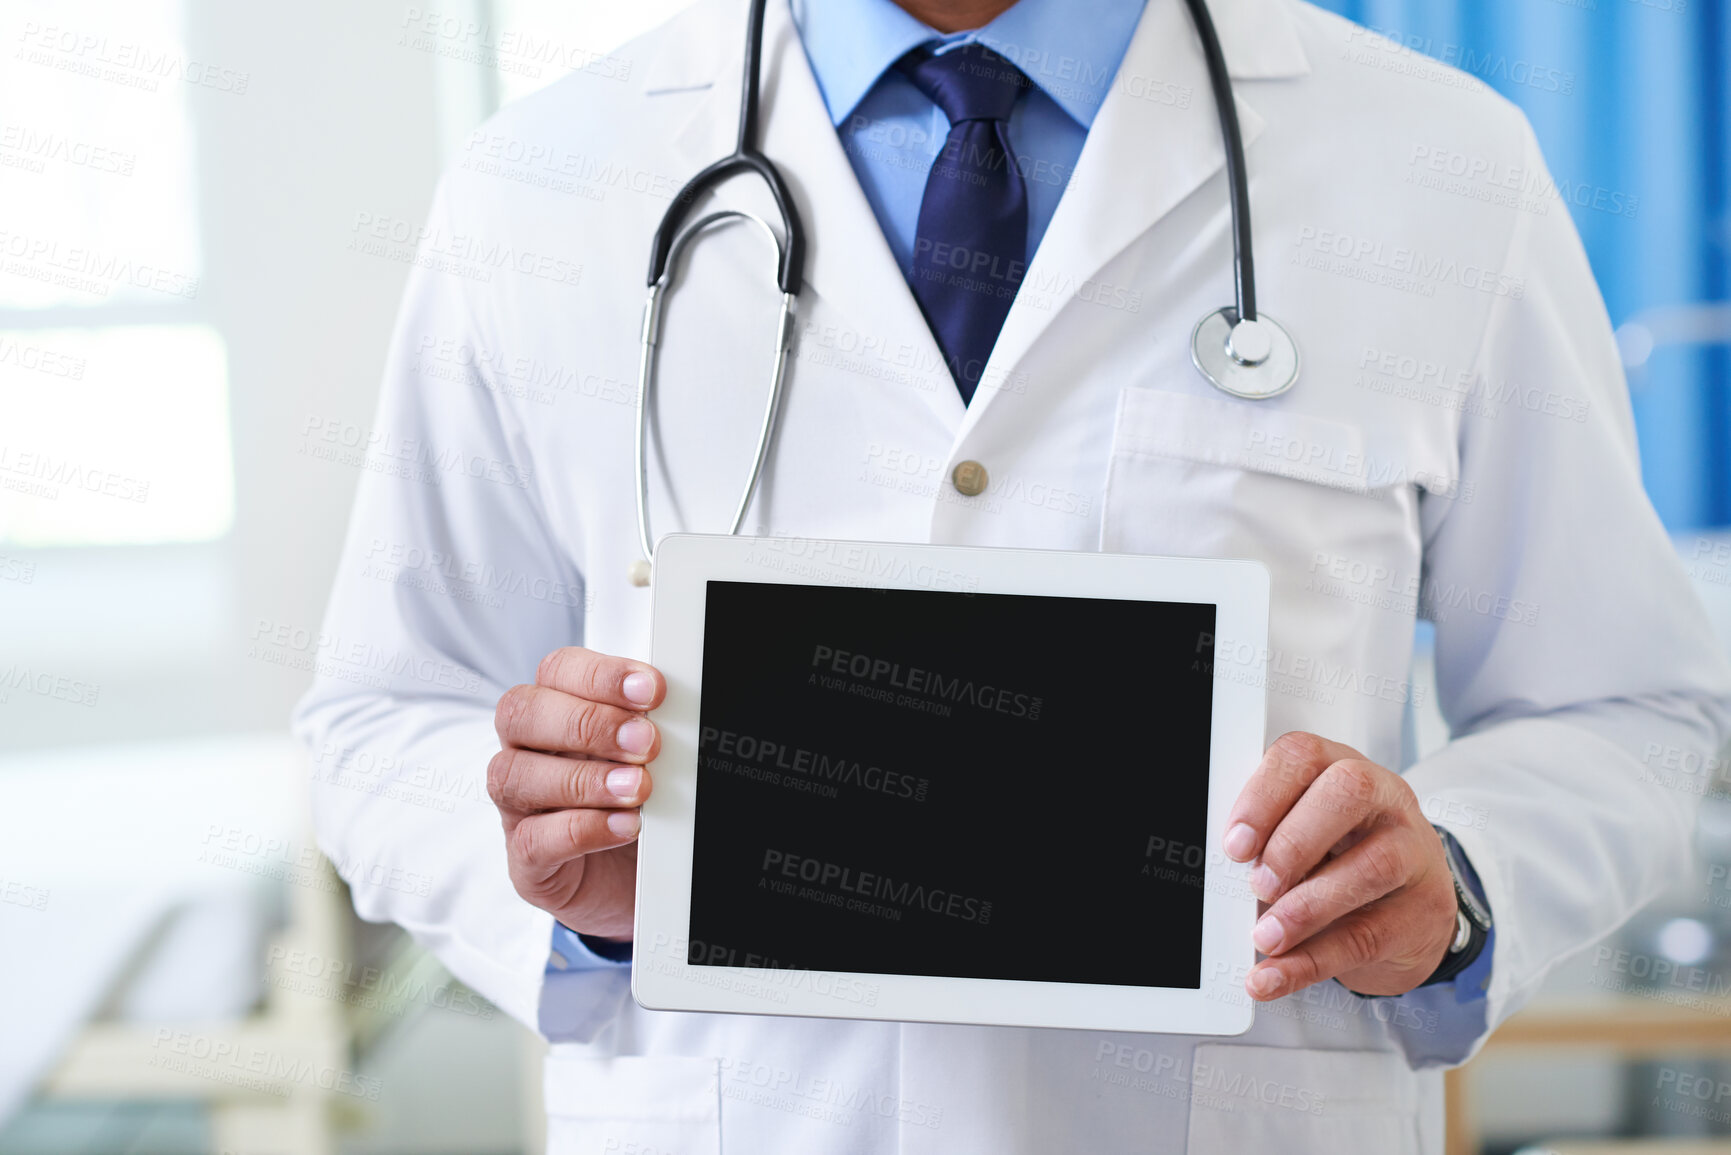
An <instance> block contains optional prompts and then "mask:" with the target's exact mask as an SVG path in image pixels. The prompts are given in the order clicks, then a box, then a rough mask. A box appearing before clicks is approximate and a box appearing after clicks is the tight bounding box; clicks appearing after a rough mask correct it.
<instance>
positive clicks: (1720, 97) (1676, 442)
mask: <svg viewBox="0 0 1731 1155" xmlns="http://www.w3.org/2000/svg"><path fill="white" fill-rule="evenodd" d="M1319 2H1320V4H1321V6H1322V7H1324V8H1327V9H1329V10H1330V11H1333V12H1338V13H1339V14H1340V15H1342V16H1345V17H1347V18H1348V19H1350V20H1354V21H1357V22H1358V23H1360V24H1363V25H1365V26H1367V27H1369V28H1372V29H1374V30H1375V31H1377V32H1380V33H1382V34H1384V35H1386V36H1390V37H1392V38H1394V39H1398V40H1400V41H1401V42H1403V43H1405V44H1408V45H1409V46H1411V47H1412V48H1414V49H1415V50H1417V51H1419V52H1424V53H1427V54H1429V55H1431V56H1435V57H1438V58H1439V59H1442V60H1444V61H1446V62H1447V63H1449V64H1452V65H1454V66H1455V67H1457V68H1464V69H1466V70H1467V71H1469V72H1473V73H1475V74H1476V75H1478V76H1479V77H1480V78H1481V79H1483V80H1485V81H1486V82H1487V83H1488V84H1490V85H1491V86H1492V87H1493V88H1495V89H1496V90H1497V91H1499V92H1501V93H1502V94H1503V95H1504V96H1507V97H1508V98H1509V99H1510V100H1512V101H1514V102H1515V103H1516V104H1517V105H1519V106H1520V107H1521V109H1522V110H1523V111H1525V112H1526V114H1527V117H1528V119H1530V120H1531V121H1532V123H1533V128H1534V130H1535V131H1536V132H1537V133H1538V137H1539V142H1540V144H1541V145H1542V146H1543V147H1544V152H1545V159H1546V161H1547V162H1548V164H1549V165H1550V169H1551V175H1552V176H1553V177H1554V178H1555V180H1556V182H1557V185H1558V188H1559V189H1560V190H1561V191H1562V192H1563V194H1564V195H1565V197H1567V199H1568V200H1569V202H1570V204H1569V207H1570V211H1571V212H1572V213H1573V215H1574V220H1575V225H1576V227H1577V228H1579V229H1580V231H1581V238H1582V240H1583V241H1584V242H1585V244H1586V247H1587V254H1588V256H1589V257H1590V258H1591V259H1592V263H1593V271H1594V272H1595V274H1596V275H1597V276H1598V280H1599V287H1600V290H1601V291H1602V292H1603V293H1604V295H1605V304H1606V306H1607V307H1608V308H1609V310H1610V314H1611V321H1612V323H1613V324H1618V325H1620V324H1622V323H1623V322H1624V321H1626V320H1628V319H1629V318H1631V317H1632V316H1634V315H1635V314H1637V313H1639V312H1640V311H1641V310H1644V309H1648V308H1652V307H1655V306H1666V305H1678V304H1688V303H1693V302H1704V301H1724V300H1727V299H1731V283H1728V282H1731V161H1728V158H1731V0H1319ZM1634 406H1635V420H1636V425H1637V426H1638V428H1639V432H1640V439H1641V457H1642V462H1643V469H1644V471H1645V475H1646V483H1647V489H1648V492H1649V493H1650V494H1651V495H1652V497H1653V502H1654V504H1655V505H1656V506H1657V507H1658V509H1659V513H1660V515H1661V516H1662V517H1664V519H1665V522H1666V524H1667V525H1669V526H1670V527H1671V528H1673V529H1674V530H1681V529H1690V528H1695V527H1701V526H1719V525H1726V524H1731V348H1728V347H1726V346H1717V347H1707V346H1692V347H1683V346H1672V347H1668V348H1662V349H1661V350H1659V351H1658V352H1656V353H1655V354H1654V356H1653V358H1652V360H1651V361H1650V363H1649V364H1648V366H1647V369H1646V370H1645V372H1644V373H1643V375H1642V384H1641V387H1640V388H1639V389H1638V390H1637V391H1636V393H1635V396H1634Z"/></svg>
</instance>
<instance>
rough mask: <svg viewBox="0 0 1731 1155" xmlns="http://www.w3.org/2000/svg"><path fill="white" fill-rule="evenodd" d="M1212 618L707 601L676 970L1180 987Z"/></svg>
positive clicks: (1174, 606) (737, 592) (871, 597)
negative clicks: (680, 958) (685, 960)
mask: <svg viewBox="0 0 1731 1155" xmlns="http://www.w3.org/2000/svg"><path fill="white" fill-rule="evenodd" d="M1214 610H1215V607H1214V606H1212V605H1205V604H1195V603H1179V602H1144V601H1116V600H1108V599H1096V598H1069V597H1034V596H1022V595H1012V594H969V593H953V592H928V591H913V590H877V589H857V588H848V587H829V586H798V585H779V584H757V583H750V582H720V581H712V582H710V583H709V586H708V596H707V599H706V611H705V618H704V635H703V692H702V706H701V714H700V717H701V724H700V738H699V747H700V749H699V760H698V774H697V810H696V843H695V847H694V858H693V865H692V879H691V926H690V952H689V961H690V962H691V963H692V964H693V965H698V966H750V967H777V968H784V967H792V968H800V969H812V970H832V971H863V972H871V973H878V974H914V975H934V976H952V977H965V978H993V979H1030V980H1041V981H1048V982H1079V983H1106V984H1123V985H1133V986H1156V987H1188V988H1196V987H1199V986H1200V981H1201V951H1202V897H1203V885H1202V883H1203V865H1204V852H1203V849H1202V847H1203V845H1204V842H1205V836H1206V830H1205V823H1206V811H1207V801H1208V742H1209V726H1210V716H1211V708H1212V704H1213V693H1212V690H1213V675H1212V672H1211V671H1212V665H1213V657H1214Z"/></svg>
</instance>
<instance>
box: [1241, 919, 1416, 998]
mask: <svg viewBox="0 0 1731 1155" xmlns="http://www.w3.org/2000/svg"><path fill="white" fill-rule="evenodd" d="M1394 933H1395V920H1394V918H1393V917H1392V916H1390V915H1389V914H1388V913H1387V911H1385V910H1384V909H1383V908H1379V907H1370V908H1368V909H1366V908H1360V909H1358V910H1355V911H1353V912H1352V913H1351V914H1348V915H1346V916H1345V917H1344V918H1341V919H1337V920H1336V921H1335V922H1334V923H1333V924H1332V925H1331V926H1330V927H1329V928H1328V929H1327V930H1326V931H1324V932H1323V933H1322V934H1319V935H1317V936H1316V937H1315V938H1313V939H1311V940H1310V941H1309V942H1307V943H1305V944H1304V945H1303V946H1300V947H1298V948H1297V949H1296V950H1293V951H1291V952H1289V953H1287V954H1283V955H1280V956H1278V957H1276V958H1271V959H1265V960H1263V961H1262V962H1259V963H1257V964H1256V965H1255V966H1254V967H1252V968H1251V970H1250V976H1249V977H1248V978H1247V979H1246V980H1245V984H1244V985H1245V989H1246V990H1248V991H1249V992H1250V996H1251V997H1252V998H1254V999H1258V1000H1264V1001H1265V1000H1268V999H1278V998H1282V997H1284V996H1286V995H1289V994H1291V993H1292V992H1293V991H1301V990H1303V989H1304V988H1305V987H1308V986H1311V985H1313V984H1315V983H1320V982H1326V981H1328V980H1329V979H1331V978H1334V977H1335V976H1336V975H1339V974H1343V973H1345V972H1346V971H1350V970H1356V969H1358V968H1359V967H1362V966H1367V965H1369V964H1370V963H1373V962H1376V961H1377V960H1379V959H1381V958H1382V957H1383V953H1384V950H1385V948H1386V944H1387V943H1388V942H1389V941H1390V940H1391V939H1392V938H1393V937H1394Z"/></svg>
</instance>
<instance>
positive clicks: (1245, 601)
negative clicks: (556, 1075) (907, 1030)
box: [631, 534, 1269, 1035]
mask: <svg viewBox="0 0 1731 1155" xmlns="http://www.w3.org/2000/svg"><path fill="white" fill-rule="evenodd" d="M712 580H713V581H740V582H761V583H778V584H785V585H851V586H866V587H875V588H882V589H911V590H920V589H928V590H961V591H969V592H976V593H1005V594H1048V595H1056V596H1064V597H1090V598H1109V599H1122V600H1130V601H1174V602H1204V603H1211V604H1213V605H1214V606H1215V607H1216V610H1215V614H1216V617H1215V638H1216V646H1215V656H1214V661H1215V682H1214V695H1213V697H1214V707H1213V719H1212V725H1211V730H1210V743H1209V750H1210V757H1209V773H1208V827H1207V839H1206V846H1205V854H1204V862H1203V871H1204V881H1203V888H1204V889H1203V913H1202V972H1201V975H1202V978H1201V987H1200V988H1199V989H1197V990H1189V989H1182V990H1181V989H1173V988H1165V987H1134V986H1108V985H1094V984H1087V983H1057V982H1030V981H1021V980H1005V979H969V978H951V977H943V976H924V975H889V974H869V973H855V972H829V971H788V970H775V969H765V968H761V967H750V966H692V965H690V964H689V963H688V961H687V949H688V939H687V935H688V928H689V927H690V920H691V864H692V845H693V828H694V815H695V806H696V785H697V755H698V741H697V739H698V716H699V715H698V704H699V700H700V696H701V690H702V677H703V634H704V607H705V597H706V587H707V583H708V582H710V581H712ZM654 597H655V605H654V635H653V641H652V645H651V661H653V663H654V664H655V665H656V666H657V667H658V668H659V669H660V670H661V672H662V673H663V674H664V675H665V676H666V678H667V699H666V701H665V702H663V703H662V705H661V707H660V708H659V709H657V710H656V711H655V712H654V714H653V715H652V717H653V719H654V720H655V722H656V724H657V725H658V726H659V727H660V729H661V751H660V754H659V755H658V756H657V758H656V760H655V762H654V763H653V765H652V766H651V773H652V775H653V777H654V781H655V788H654V791H653V793H652V794H651V796H650V798H649V800H648V802H647V803H645V805H644V807H643V829H642V834H641V835H640V839H639V849H638V858H637V918H636V946H635V952H634V956H635V957H634V960H633V965H632V971H631V991H632V995H633V997H635V998H636V1000H637V1002H638V1003H639V1004H641V1005H642V1006H644V1007H646V1008H649V1009H652V1010H682V1011H720V1012H731V1013H738V1014H777V1015H804V1016H816V1017H821V1018H848V1019H888V1020H898V1021H907V1022H932V1023H979V1024H991V1025H998V1026H1025V1027H1067V1028H1077V1029H1091V1030H1112V1031H1146V1032H1163V1033H1176V1034H1186V1035H1236V1034H1241V1033H1242V1032H1244V1031H1245V1030H1248V1029H1249V1027H1250V1024H1251V1021H1252V1019H1253V1017H1254V1006H1253V1004H1252V1003H1251V1001H1250V999H1249V997H1248V996H1247V995H1246V994H1245V992H1244V978H1245V975H1246V974H1247V973H1248V971H1249V968H1250V965H1251V964H1252V962H1253V961H1254V960H1255V951H1254V947H1253V946H1252V945H1251V941H1250V931H1251V927H1252V924H1253V923H1254V921H1255V917H1256V899H1255V897H1254V895H1252V894H1251V892H1250V887H1249V885H1248V882H1247V873H1248V871H1247V868H1246V867H1244V866H1243V865H1241V864H1238V863H1233V862H1231V861H1230V860H1228V859H1227V858H1226V856H1225V853H1224V851H1223V850H1222V848H1221V844H1220V840H1221V837H1222V835H1223V833H1224V830H1223V828H1224V826H1225V823H1226V817H1227V813H1228V810H1229V808H1230V807H1231V805H1232V802H1233V801H1234V799H1235V798H1236V797H1237V796H1238V793H1239V791H1240V789H1242V787H1243V786H1244V783H1245V782H1246V781H1247V780H1248V779H1249V777H1250V774H1251V772H1252V771H1253V770H1254V769H1255V768H1256V764H1257V762H1258V761H1259V760H1260V758H1261V756H1262V741H1263V727H1264V725H1265V720H1264V719H1265V694H1264V681H1265V673H1264V668H1265V664H1266V655H1267V644H1268V643H1267V639H1268V598H1269V579H1268V571H1267V569H1266V568H1265V567H1263V566H1262V564H1261V563H1259V562H1254V561H1216V560H1208V559H1199V558H1169V557H1149V556H1143V555H1127V554H1100V553H1081V552H1067V551H1057V550H1023V549H987V548H975V547H966V546H938V545H905V544H897V543H880V542H844V541H824V540H816V539H804V538H747V537H723V536H719V535H703V534H675V535H670V536H668V537H666V538H664V539H663V540H662V542H661V544H660V546H659V547H658V548H657V550H656V558H655V572H654ZM1110 804H1111V803H1110V799H1100V800H1097V802H1096V805H1110ZM1084 836H1085V834H1084ZM1194 857H1195V856H1194V855H1191V858H1192V859H1194ZM1155 865H1156V866H1158V865H1159V863H1158V862H1156V863H1155ZM1087 943H1088V934H1087V931H1086V928H1083V929H1082V930H1081V932H1080V933H1077V931H1076V928H1068V927H1066V928H1063V929H1061V930H1060V929H1059V928H1056V927H1055V928H1054V930H1053V935H1052V939H1051V941H1050V942H1048V943H1044V944H1042V943H1038V942H1032V943H1028V944H1026V949H1028V950H1042V949H1053V950H1057V949H1062V950H1086V949H1088V946H1087Z"/></svg>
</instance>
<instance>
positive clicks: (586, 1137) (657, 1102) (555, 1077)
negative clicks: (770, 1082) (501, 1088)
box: [545, 1047, 721, 1155]
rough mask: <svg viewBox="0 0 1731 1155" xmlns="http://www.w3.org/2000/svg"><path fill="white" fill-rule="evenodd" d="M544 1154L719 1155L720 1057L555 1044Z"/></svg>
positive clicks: (549, 1058) (549, 1071) (549, 1066)
mask: <svg viewBox="0 0 1731 1155" xmlns="http://www.w3.org/2000/svg"><path fill="white" fill-rule="evenodd" d="M545 1093H546V1102H547V1155H609V1153H618V1152H633V1153H635V1155H719V1153H720V1151H721V1089H720V1064H719V1063H718V1061H717V1060H715V1059H705V1058H688V1057H684V1056H666V1055H654V1056H647V1055H619V1056H615V1057H611V1058H591V1057H588V1056H586V1055H573V1054H562V1053H561V1052H560V1050H559V1049H558V1048H557V1047H556V1048H554V1050H553V1051H552V1052H551V1053H550V1054H549V1055H548V1056H547V1061H546V1068H545Z"/></svg>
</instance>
